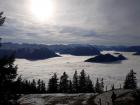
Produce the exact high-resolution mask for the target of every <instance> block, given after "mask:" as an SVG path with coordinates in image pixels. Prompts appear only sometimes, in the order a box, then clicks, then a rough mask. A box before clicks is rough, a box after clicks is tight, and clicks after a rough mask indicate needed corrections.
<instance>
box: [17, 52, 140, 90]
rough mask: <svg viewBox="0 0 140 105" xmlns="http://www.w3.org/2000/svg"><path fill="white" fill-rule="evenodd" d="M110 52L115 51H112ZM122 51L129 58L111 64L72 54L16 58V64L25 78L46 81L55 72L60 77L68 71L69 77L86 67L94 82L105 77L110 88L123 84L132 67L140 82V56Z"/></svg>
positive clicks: (19, 72)
mask: <svg viewBox="0 0 140 105" xmlns="http://www.w3.org/2000/svg"><path fill="white" fill-rule="evenodd" d="M103 53H108V52H103ZM109 53H114V52H113V51H111V52H109ZM121 53H122V54H123V55H124V56H126V57H127V58H128V60H124V61H122V62H116V63H111V64H101V63H89V62H84V60H86V59H88V58H90V57H93V56H72V55H61V56H62V57H55V58H50V59H46V60H38V61H29V60H25V59H16V62H15V64H17V65H18V68H19V69H18V74H19V75H22V77H23V78H24V79H29V80H31V79H33V78H34V79H42V80H44V81H45V82H46V83H47V82H48V79H49V78H50V77H51V76H52V74H53V73H55V72H56V73H57V74H58V77H60V75H62V73H63V72H64V71H66V72H67V74H68V75H69V77H70V78H72V76H73V74H74V71H75V70H77V71H78V73H79V72H80V71H81V70H82V69H85V71H86V72H87V73H88V74H89V75H90V77H91V79H92V80H93V81H94V83H95V81H96V78H97V77H99V78H102V77H103V78H104V82H105V85H107V86H108V89H109V88H111V85H112V84H114V83H115V87H119V86H120V84H123V81H124V79H125V76H126V74H127V73H128V72H129V71H130V69H134V71H135V72H137V78H138V83H139V84H140V67H139V64H140V63H139V62H140V56H134V55H132V54H133V53H130V52H121Z"/></svg>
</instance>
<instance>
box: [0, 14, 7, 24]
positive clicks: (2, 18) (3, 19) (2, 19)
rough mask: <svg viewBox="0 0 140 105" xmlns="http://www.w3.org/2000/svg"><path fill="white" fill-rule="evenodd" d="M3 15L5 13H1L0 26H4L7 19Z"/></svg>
mask: <svg viewBox="0 0 140 105" xmlns="http://www.w3.org/2000/svg"><path fill="white" fill-rule="evenodd" d="M2 15H3V12H0V26H2V25H3V24H4V22H5V18H6V17H3V16H2Z"/></svg>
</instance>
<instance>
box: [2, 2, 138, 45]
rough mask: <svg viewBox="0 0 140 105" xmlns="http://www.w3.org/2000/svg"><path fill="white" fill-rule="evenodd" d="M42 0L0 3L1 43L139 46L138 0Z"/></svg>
mask: <svg viewBox="0 0 140 105" xmlns="http://www.w3.org/2000/svg"><path fill="white" fill-rule="evenodd" d="M35 1H38V2H35ZM46 1H49V2H44V0H0V11H4V16H6V17H7V18H6V22H5V24H4V25H3V26H2V27H0V37H1V38H2V39H3V42H14V43H42V44H71V43H73V44H95V45H140V0H46ZM40 2H43V3H40ZM35 3H36V4H35ZM44 4H46V5H45V6H46V7H45V9H44V10H43V11H40V10H41V8H42V7H43V6H44ZM42 12H43V13H42ZM44 15H45V16H46V17H45V19H44V18H42V17H41V16H44Z"/></svg>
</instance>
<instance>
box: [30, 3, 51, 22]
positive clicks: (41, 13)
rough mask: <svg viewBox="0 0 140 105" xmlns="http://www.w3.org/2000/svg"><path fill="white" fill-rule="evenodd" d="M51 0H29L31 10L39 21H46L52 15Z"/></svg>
mask: <svg viewBox="0 0 140 105" xmlns="http://www.w3.org/2000/svg"><path fill="white" fill-rule="evenodd" d="M53 10H54V5H53V2H52V0H31V12H32V14H33V15H34V16H35V17H36V18H37V19H38V20H40V21H46V20H47V21H48V20H49V19H50V18H51V17H52V16H53Z"/></svg>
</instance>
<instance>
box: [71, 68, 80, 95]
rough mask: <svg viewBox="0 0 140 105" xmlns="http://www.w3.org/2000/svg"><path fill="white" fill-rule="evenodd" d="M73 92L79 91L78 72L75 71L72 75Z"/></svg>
mask: <svg viewBox="0 0 140 105" xmlns="http://www.w3.org/2000/svg"><path fill="white" fill-rule="evenodd" d="M72 84H73V92H74V93H78V92H79V81H78V74H77V71H75V73H74V75H73V83H72Z"/></svg>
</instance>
